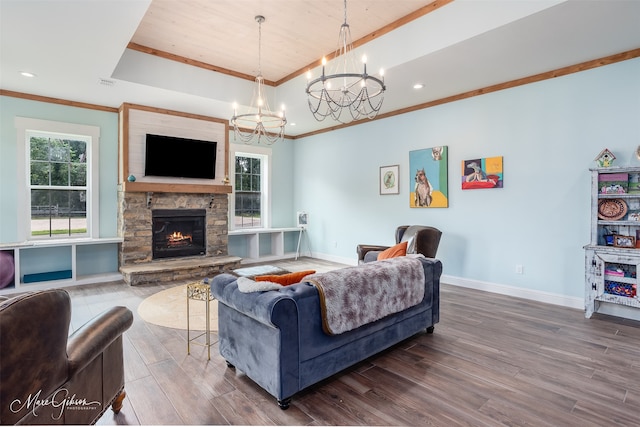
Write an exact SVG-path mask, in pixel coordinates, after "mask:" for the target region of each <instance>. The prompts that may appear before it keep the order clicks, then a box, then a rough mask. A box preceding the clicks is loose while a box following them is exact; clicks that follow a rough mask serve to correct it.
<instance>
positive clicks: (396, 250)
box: [378, 242, 409, 261]
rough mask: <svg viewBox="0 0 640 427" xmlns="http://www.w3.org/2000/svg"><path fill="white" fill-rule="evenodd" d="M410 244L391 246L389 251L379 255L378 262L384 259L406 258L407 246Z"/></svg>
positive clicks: (386, 250) (403, 243)
mask: <svg viewBox="0 0 640 427" xmlns="http://www.w3.org/2000/svg"><path fill="white" fill-rule="evenodd" d="M408 243H409V242H402V243H398V244H397V245H395V246H391V247H390V248H389V249H385V250H384V251H382V252H380V253H379V254H378V261H380V260H382V259H389V258H395V257H399V256H405V255H406V254H407V244H408Z"/></svg>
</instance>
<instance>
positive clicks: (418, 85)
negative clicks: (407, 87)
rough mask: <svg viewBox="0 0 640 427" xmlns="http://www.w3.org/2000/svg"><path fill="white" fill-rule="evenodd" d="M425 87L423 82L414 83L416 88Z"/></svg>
mask: <svg viewBox="0 0 640 427" xmlns="http://www.w3.org/2000/svg"><path fill="white" fill-rule="evenodd" d="M423 87H424V85H423V84H422V83H416V84H414V85H413V88H414V89H422V88H423Z"/></svg>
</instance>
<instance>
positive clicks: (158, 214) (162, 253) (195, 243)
mask: <svg viewBox="0 0 640 427" xmlns="http://www.w3.org/2000/svg"><path fill="white" fill-rule="evenodd" d="M151 219H152V222H151V231H152V234H153V245H152V246H153V255H152V256H153V259H156V258H172V257H185V256H192V255H205V254H206V251H207V246H206V237H205V236H206V230H205V228H206V225H205V224H206V211H205V210H204V209H154V210H153V211H151Z"/></svg>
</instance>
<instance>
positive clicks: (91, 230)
mask: <svg viewBox="0 0 640 427" xmlns="http://www.w3.org/2000/svg"><path fill="white" fill-rule="evenodd" d="M14 123H15V127H16V134H17V150H16V152H17V153H16V154H17V172H18V176H17V187H18V197H17V202H18V206H17V209H18V239H19V240H21V241H35V240H38V241H42V240H62V239H68V240H76V239H83V238H84V239H86V238H87V237H89V238H97V237H99V235H100V193H99V191H100V186H99V176H100V171H99V164H100V163H99V147H100V127H99V126H91V125H80V124H75V123H65V122H57V121H51V120H41V119H32V118H27V117H16V118H15V122H14ZM29 132H34V133H41V134H42V133H44V134H50V135H55V134H61V135H76V136H78V137H81V138H89V139H90V140H91V142H90V143H89V144H87V151H88V152H87V155H88V159H89V161H88V162H87V166H88V173H87V234H82V235H78V236H73V235H72V236H61V237H55V236H52V237H49V236H46V237H44V238H43V237H34V236H32V235H31V226H30V224H31V212H30V206H31V202H30V192H29V191H28V190H29V188H30V186H29V185H28V183H29V165H28V164H29V160H30V159H29V156H28V154H27V153H29V150H28V149H27V146H28V144H29V141H28V140H27V133H29Z"/></svg>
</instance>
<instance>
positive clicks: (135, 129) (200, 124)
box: [129, 108, 226, 185]
mask: <svg viewBox="0 0 640 427" xmlns="http://www.w3.org/2000/svg"><path fill="white" fill-rule="evenodd" d="M148 133H152V134H156V135H166V136H174V137H178V138H189V139H198V140H202V141H215V142H217V143H218V144H217V150H216V177H215V179H213V180H210V179H196V178H166V177H156V176H144V152H145V140H146V135H147V134H148ZM225 156H226V153H225V125H224V124H223V123H220V122H215V121H207V120H201V119H197V118H190V117H182V116H176V115H170V114H164V113H159V112H152V111H144V110H137V109H134V108H132V109H130V110H129V173H130V174H132V175H134V176H135V177H136V181H138V182H158V183H164V182H171V183H180V184H218V185H220V184H222V180H223V179H224V178H225V167H224V165H225Z"/></svg>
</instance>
